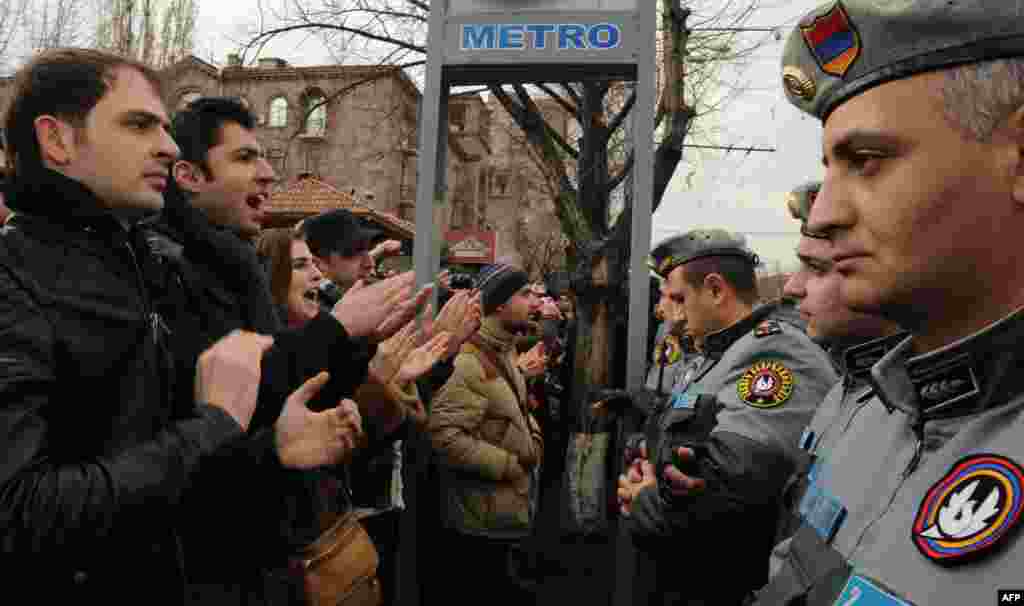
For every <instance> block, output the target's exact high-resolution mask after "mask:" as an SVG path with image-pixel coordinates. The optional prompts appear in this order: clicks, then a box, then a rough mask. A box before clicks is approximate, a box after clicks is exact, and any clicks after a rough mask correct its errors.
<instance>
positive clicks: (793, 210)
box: [786, 181, 821, 225]
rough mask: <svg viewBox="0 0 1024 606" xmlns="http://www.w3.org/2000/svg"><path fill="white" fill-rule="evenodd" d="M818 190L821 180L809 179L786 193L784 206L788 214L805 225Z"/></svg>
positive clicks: (819, 189)
mask: <svg viewBox="0 0 1024 606" xmlns="http://www.w3.org/2000/svg"><path fill="white" fill-rule="evenodd" d="M819 191H821V181H809V182H807V183H804V184H803V185H801V186H800V187H797V188H796V189H794V190H793V191H791V192H789V193H788V194H786V208H788V209H789V214H790V215H792V216H793V218H794V219H796V220H797V221H799V222H800V223H802V224H804V225H806V224H807V217H809V216H811V206H812V205H813V204H814V198H815V197H816V196H817V195H818V192H819Z"/></svg>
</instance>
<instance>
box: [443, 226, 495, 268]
mask: <svg viewBox="0 0 1024 606" xmlns="http://www.w3.org/2000/svg"><path fill="white" fill-rule="evenodd" d="M445 240H446V241H447V242H448V262H449V263H494V249H495V244H496V243H497V238H496V236H495V233H494V232H493V231H482V230H476V229H463V230H451V231H449V232H448V233H447V234H445Z"/></svg>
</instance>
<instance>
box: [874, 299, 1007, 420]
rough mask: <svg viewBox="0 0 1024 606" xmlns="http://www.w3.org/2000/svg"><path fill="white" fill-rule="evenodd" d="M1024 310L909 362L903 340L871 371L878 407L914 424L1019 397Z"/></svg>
mask: <svg viewBox="0 0 1024 606" xmlns="http://www.w3.org/2000/svg"><path fill="white" fill-rule="evenodd" d="M1022 339H1024V308H1021V309H1019V310H1017V311H1016V312H1014V313H1012V314H1010V315H1009V316H1007V317H1006V318H1003V319H1002V320H1000V321H998V322H996V323H994V324H992V325H990V326H988V327H987V328H985V329H983V330H981V331H979V332H977V333H975V334H973V335H970V336H968V337H966V338H964V339H961V340H959V341H957V342H955V343H952V344H950V345H947V346H946V347H943V348H942V349H938V350H936V351H933V352H929V353H926V354H922V355H919V356H911V355H910V352H911V347H912V344H913V337H908V338H905V339H904V340H903V341H902V342H900V343H899V344H898V345H897V346H896V347H895V348H893V349H892V350H891V351H890V352H889V353H887V354H886V355H885V356H884V357H883V358H882V359H881V360H880V361H879V362H878V363H877V364H876V365H875V366H874V367H873V368H872V369H871V383H872V385H873V386H874V388H875V392H876V393H877V394H878V396H879V397H880V398H881V400H882V402H883V403H884V404H885V405H886V406H887V407H889V408H890V409H892V408H896V409H899V410H902V411H904V412H906V413H907V414H908V415H911V416H912V417H914V418H917V419H920V420H929V419H939V418H950V417H959V416H964V415H968V414H973V413H976V412H980V411H982V410H986V409H988V408H992V407H995V406H1000V405H1002V404H1005V403H1006V402H1007V401H1008V400H1009V399H1010V398H1011V397H1013V396H1014V395H1015V394H1019V393H1020V392H1021V383H1020V379H1019V376H1020V374H1021V373H1022V372H1024V349H1022V348H1021V346H1020V343H1021V340H1022Z"/></svg>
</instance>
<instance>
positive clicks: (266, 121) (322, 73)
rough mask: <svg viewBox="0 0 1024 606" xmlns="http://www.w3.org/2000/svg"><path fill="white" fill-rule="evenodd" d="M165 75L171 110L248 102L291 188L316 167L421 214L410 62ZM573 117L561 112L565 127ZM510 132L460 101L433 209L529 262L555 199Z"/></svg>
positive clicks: (475, 98)
mask: <svg viewBox="0 0 1024 606" xmlns="http://www.w3.org/2000/svg"><path fill="white" fill-rule="evenodd" d="M163 75H164V78H165V82H166V87H165V90H166V95H167V97H166V99H165V102H166V103H167V106H168V108H170V109H171V110H172V111H173V110H175V109H178V108H180V107H184V106H185V105H187V104H188V102H190V101H192V100H193V99H195V98H197V97H200V96H210V95H225V96H235V97H239V98H241V99H242V100H244V102H245V103H246V104H247V105H248V107H249V109H250V110H251V111H252V112H253V114H255V115H256V118H257V127H256V134H257V137H258V138H259V140H260V141H261V143H262V144H263V146H264V147H265V148H266V150H267V156H268V159H269V160H270V162H271V164H272V165H273V166H274V169H275V170H276V171H277V173H278V177H279V178H280V180H281V183H280V188H281V189H282V190H289V189H293V186H294V185H295V183H296V181H298V180H299V178H300V177H301V176H305V175H312V176H314V177H315V178H316V179H318V180H319V181H322V182H323V183H325V184H327V185H329V186H331V187H333V188H335V189H337V190H339V191H342V192H347V193H349V194H351V195H352V196H353V198H354V199H355V200H356V201H357V202H359V203H361V204H363V205H365V206H367V207H369V208H371V209H373V210H374V211H377V212H380V213H388V214H391V215H394V216H395V217H397V218H399V219H402V220H406V221H412V220H413V219H414V213H415V199H416V179H417V150H416V142H417V133H416V124H417V120H416V116H417V108H418V103H419V98H420V92H419V90H418V89H417V87H416V85H415V84H414V83H413V82H412V80H411V79H410V78H409V77H408V76H407V75H406V74H405V73H404V72H402V71H401V70H395V69H389V68H386V67H378V66H336V65H320V66H306V67H299V66H292V65H289V64H288V63H287V62H285V61H283V60H280V59H274V58H264V59H261V60H259V62H258V64H257V65H256V66H253V67H244V66H242V65H241V64H240V62H239V61H238V59H237V57H234V56H229V58H228V62H227V65H226V66H225V67H217V66H214V65H212V64H210V63H207V62H205V61H203V60H201V59H199V58H197V57H194V56H190V57H187V58H185V59H183V60H181V61H179V62H178V63H176V64H174V65H172V66H170V67H168V68H166V69H165V70H164V72H163ZM10 84H11V81H10V79H4V80H0V111H4V110H6V106H7V103H8V97H9V95H10ZM338 93H343V94H338ZM335 95H336V97H335ZM327 99H331V100H330V101H329V102H327V103H326V104H324V105H322V107H320V108H318V109H313V108H314V107H315V106H317V105H318V104H320V103H321V102H322V101H324V100H327ZM546 113H548V112H546ZM566 123H567V121H566V120H565V119H564V118H563V119H561V120H560V121H558V120H556V124H560V126H556V128H558V129H559V130H562V132H563V134H564V133H565V132H566V131H565V129H566V128H567V126H565V125H566ZM513 130H517V129H515V128H514V126H512V125H511V122H510V119H509V117H508V116H507V114H506V113H505V111H504V110H503V109H502V108H500V106H498V105H497V104H496V103H494V102H493V101H492V102H490V103H488V102H485V101H484V99H483V98H481V97H480V96H479V95H465V96H457V97H453V98H452V99H451V102H450V103H449V149H448V156H447V157H448V166H447V174H446V178H447V184H448V190H447V191H448V196H447V203H446V204H444V205H438V206H437V207H436V208H435V215H434V224H435V226H437V227H438V231H439V232H440V233H438V234H437V237H438V238H439V239H440V238H442V237H443V235H444V232H446V231H447V230H449V229H482V230H489V231H494V232H496V234H497V245H496V256H497V257H498V258H511V259H516V260H522V258H523V255H522V254H521V252H522V251H521V249H522V248H524V247H529V242H530V240H529V236H530V235H531V234H533V233H534V232H537V230H538V229H541V231H543V229H548V230H555V231H557V229H558V223H557V220H555V218H554V214H553V207H552V203H551V200H550V196H549V195H547V194H546V193H545V192H544V189H543V185H542V182H541V181H540V178H539V174H538V173H537V171H536V169H535V168H534V167H533V166H532V164H531V160H530V159H529V156H528V153H527V151H526V149H525V147H524V146H525V144H524V143H522V142H521V140H520V139H519V138H518V137H517V136H516V135H514V134H512V132H511V131H513ZM542 228H543V229H542ZM524 237H525V239H524Z"/></svg>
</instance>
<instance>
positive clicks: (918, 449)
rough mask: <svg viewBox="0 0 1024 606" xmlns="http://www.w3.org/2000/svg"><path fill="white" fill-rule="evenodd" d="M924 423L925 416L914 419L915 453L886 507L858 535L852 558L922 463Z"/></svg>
mask: <svg viewBox="0 0 1024 606" xmlns="http://www.w3.org/2000/svg"><path fill="white" fill-rule="evenodd" d="M924 423H925V420H924V418H923V417H920V416H919V417H917V418H915V419H914V421H913V423H912V425H911V427H912V428H913V431H914V437H915V440H914V453H913V454H912V455H910V460H909V461H908V462H907V465H906V467H904V469H903V473H901V474H900V481H899V484H897V486H896V489H895V490H894V491H893V492H892V495H890V497H889V502H888V503H887V504H886V506H885V508H884V509H882V511H881V512H879V514H878V515H877V516H875V519H874V520H872V521H871V523H870V524H868V525H867V526H865V527H864V530H862V531H861V533H860V536H859V537H857V543H856V544H855V545H854V546H853V549H852V550H851V551H850V558H852V557H853V554H854V553H856V552H857V550H858V549H860V544H861V543H862V542H863V541H864V537H865V536H866V535H867V533H868V531H869V530H870V529H871V527H873V526H874V525H875V524H877V523H878V522H879V521H881V519H882V518H884V517H885V516H886V514H888V513H889V509H890V508H892V504H893V503H894V502H896V497H897V495H899V493H900V490H902V489H903V485H904V484H905V483H906V481H907V478H909V477H910V474H912V473H914V470H916V469H917V466H918V465H920V464H921V458H922V455H923V453H924Z"/></svg>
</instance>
